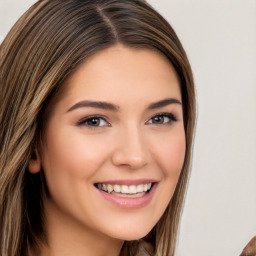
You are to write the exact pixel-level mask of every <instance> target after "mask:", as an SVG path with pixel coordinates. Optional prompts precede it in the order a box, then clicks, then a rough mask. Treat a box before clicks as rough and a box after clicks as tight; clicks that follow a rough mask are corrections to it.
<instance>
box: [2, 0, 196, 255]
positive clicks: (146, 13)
mask: <svg viewBox="0 0 256 256" xmlns="http://www.w3.org/2000/svg"><path fill="white" fill-rule="evenodd" d="M117 43H119V44H123V45H125V46H128V47H133V48H148V49H152V50H154V51H158V52H160V53H162V54H163V55H165V56H166V57H167V58H168V59H169V61H170V62H171V63H172V65H173V66H174V68H175V70H176V72H177V74H178V77H179V79H180V89H181V94H182V103H183V112H184V113H183V116H184V128H185V133H186V155H185V160H184V166H183V168H182V171H181V175H180V179H179V181H178V185H177V187H176V190H175V193H174V195H173V198H172V199H171V201H170V203H169V205H168V207H167V209H166V211H165V213H164V214H163V216H162V217H161V219H160V220H159V222H158V223H157V225H156V226H155V227H154V228H153V229H152V231H151V232H150V233H149V234H148V235H147V236H146V237H144V238H142V239H140V240H139V241H131V242H125V244H124V246H123V248H122V252H121V255H122V256H125V255H127V256H128V255H129V256H134V255H136V254H137V255H139V252H142V251H143V252H144V253H145V255H155V256H173V255H174V251H175V245H176V238H177V232H178V226H179V220H180V215H181V210H182V206H183V201H184V196H185V191H186V186H187V182H188V176H189V167H190V159H191V151H192V141H193V130H194V124H195V92H194V84H193V76H192V71H191V68H190V64H189V61H188V59H187V56H186V53H185V51H184V49H183V47H182V45H181V43H180V41H179V39H178V37H177V36H176V34H175V32H174V30H173V29H172V28H171V26H170V25H169V24H168V22H167V21H166V20H165V19H164V18H163V17H162V16H161V15H160V14H158V13H157V12H156V11H154V10H153V9H152V7H151V6H150V5H149V4H147V3H146V2H145V1H143V0H122V1H118V0H97V1H91V0H84V1H81V0H55V1H52V0H41V1H38V2H37V3H36V4H35V5H33V6H32V7H31V8H30V9H29V10H28V11H27V12H26V13H25V14H24V15H23V16H22V17H21V18H20V19H19V20H18V22H17V23H16V24H15V26H14V27H13V28H12V30H11V31H10V32H9V34H8V35H7V37H6V39H5V40H4V41H3V43H2V44H1V46H0V91H1V94H0V104H1V107H0V141H1V144H0V255H1V256H7V255H14V256H20V255H26V254H27V252H28V249H29V248H30V247H31V248H33V249H34V250H36V249H38V248H40V246H41V245H42V243H46V242H47V239H46V237H45V235H44V234H45V232H44V216H43V201H42V195H43V193H47V186H46V182H45V178H44V175H43V170H42V171H41V172H40V173H39V174H30V173H29V172H28V170H27V166H28V163H29V161H30V159H31V157H32V156H33V152H34V150H35V148H36V147H37V145H38V144H39V143H40V142H42V140H43V139H42V138H43V132H44V129H45V124H46V123H47V117H48V116H49V113H50V107H49V106H50V105H51V102H52V99H53V98H54V97H58V96H59V94H60V92H61V90H62V87H61V86H62V84H63V82H64V81H65V79H66V78H67V77H68V76H69V75H70V74H71V73H72V72H74V70H75V69H76V68H77V67H78V66H79V65H80V64H81V63H82V62H83V61H84V60H86V59H88V58H89V57H90V56H92V55H93V54H95V53H97V52H99V51H101V50H103V49H106V48H109V47H111V46H113V45H115V44H117Z"/></svg>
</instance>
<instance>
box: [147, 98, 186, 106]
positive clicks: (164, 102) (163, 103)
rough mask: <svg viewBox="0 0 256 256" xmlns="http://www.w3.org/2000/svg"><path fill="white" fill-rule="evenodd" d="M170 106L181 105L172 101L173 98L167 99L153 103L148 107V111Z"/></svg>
mask: <svg viewBox="0 0 256 256" xmlns="http://www.w3.org/2000/svg"><path fill="white" fill-rule="evenodd" d="M170 104H179V105H182V103H181V101H179V100H177V99H174V98H168V99H164V100H160V101H157V102H154V103H151V104H150V105H149V106H148V109H156V108H162V107H165V106H168V105H170Z"/></svg>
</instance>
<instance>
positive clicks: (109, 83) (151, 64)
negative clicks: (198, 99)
mask: <svg viewBox="0 0 256 256" xmlns="http://www.w3.org/2000/svg"><path fill="white" fill-rule="evenodd" d="M63 86H64V91H65V93H64V94H63V95H62V97H64V98H68V99H69V101H75V100H76V101H78V100H83V99H84V98H85V97H86V98H89V99H90V98H92V99H93V100H96V99H94V98H95V97H97V100H102V101H104V100H106V99H108V100H111V101H119V100H120V98H122V97H124V98H125V99H130V101H131V102H133V103H134V101H135V100H136V99H137V100H139V101H142V97H143V99H147V98H150V100H151V101H157V100H159V97H160V98H161V97H164V95H166V94H171V95H166V96H172V97H176V98H177V99H179V100H181V95H180V88H179V79H178V77H177V74H176V72H175V70H174V68H173V66H172V64H171V63H170V61H169V60H168V59H167V58H166V57H165V56H164V55H162V54H160V53H158V52H156V51H153V50H150V49H134V48H129V47H125V46H122V45H115V46H112V47H110V48H108V49H105V50H102V51H100V52H98V53H96V54H94V55H93V56H91V57H90V58H88V59H87V60H85V61H84V62H83V63H82V64H81V65H80V66H79V67H78V68H77V69H76V70H75V71H74V72H73V73H72V74H71V75H70V77H69V78H68V79H67V80H66V81H65V83H64V84H63ZM72 103H73V102H72ZM70 104H71V102H70Z"/></svg>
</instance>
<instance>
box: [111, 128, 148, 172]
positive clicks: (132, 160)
mask: <svg viewBox="0 0 256 256" xmlns="http://www.w3.org/2000/svg"><path fill="white" fill-rule="evenodd" d="M117 140H118V143H117V145H116V148H115V151H114V153H113V156H112V160H113V163H114V164H115V165H119V166H120V165H122V166H127V167H129V168H141V167H143V166H145V165H146V164H147V162H148V160H149V152H148V149H147V143H146V140H145V138H144V134H143V131H142V129H141V128H140V127H139V126H137V125H135V124H130V125H127V126H126V127H123V128H122V130H121V131H120V133H118V138H117Z"/></svg>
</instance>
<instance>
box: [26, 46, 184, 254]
mask: <svg viewBox="0 0 256 256" xmlns="http://www.w3.org/2000/svg"><path fill="white" fill-rule="evenodd" d="M63 86H64V88H65V90H64V92H63V94H62V95H61V97H60V98H59V99H58V101H57V102H56V103H55V104H54V107H53V108H52V110H51V114H50V117H49V119H48V123H47V125H46V131H45V142H44V145H43V146H42V147H41V148H39V149H38V150H37V158H36V159H33V160H31V162H30V164H29V170H30V171H31V172H32V173H35V172H38V171H39V170H40V167H41V166H42V168H43V170H44V172H45V176H46V182H47V186H48V189H49V194H50V195H49V196H47V197H45V198H44V204H45V215H46V230H47V237H48V241H49V244H48V246H45V247H44V248H42V255H50V256H55V255H56V256H57V255H63V256H65V255H76V256H79V255H92V256H93V255H95V256H96V255H97V256H100V255H102V256H103V255H113V256H114V255H115V256H117V255H118V254H119V252H120V249H121V246H122V244H123V241H124V240H134V239H139V238H141V237H143V236H145V235H146V234H147V233H148V232H149V231H150V230H151V229H152V228H153V226H154V225H155V224H156V223H157V221H158V220H159V219H160V217H161V216H162V214H163V212H164V210H165V209H166V207H167V205H168V203H169V201H170V199H171V197H172V195H173V193H174V190H175V187H176V184H177V181H178V178H179V175H180V171H181V168H182V165H183V161H184V156H185V150H186V145H185V133H184V124H183V117H182V104H179V103H168V104H166V105H165V106H161V107H155V108H154V109H150V108H149V105H150V104H151V105H152V104H153V103H155V102H159V101H162V100H165V99H167V98H172V99H175V100H176V101H180V102H181V93H180V89H179V82H178V78H177V75H176V72H175V71H174V68H173V67H172V65H171V64H170V62H169V61H168V60H167V59H166V58H165V57H164V56H162V55H161V54H159V53H157V52H154V51H152V50H148V49H131V48H127V47H125V46H122V45H115V46H113V47H111V48H109V49H106V50H103V51H101V52H99V53H97V54H95V55H94V56H92V57H90V58H89V59H88V60H86V61H85V62H84V63H83V64H82V65H81V66H80V67H79V68H78V69H77V70H76V71H75V72H74V73H73V74H72V75H71V76H70V77H69V78H68V80H67V81H66V82H65V83H64V85H63ZM84 100H86V101H101V102H108V103H111V104H114V105H115V106H117V109H116V110H110V109H107V108H98V107H88V106H80V107H76V108H74V107H73V109H72V106H74V105H76V104H77V103H78V102H81V101H84ZM70 109H71V110H70ZM162 113H171V114H172V115H173V116H175V120H172V118H170V117H168V116H164V115H160V114H162ZM95 115H96V116H102V117H103V118H102V119H98V120H97V121H99V122H96V123H97V125H95V126H93V125H91V124H92V123H91V122H88V119H87V121H86V118H88V116H95ZM156 115H158V116H157V118H154V117H155V116H156ZM159 115H160V116H159ZM159 119H160V121H159ZM81 120H83V122H81ZM116 179H119V180H137V179H152V180H154V181H155V182H156V183H157V186H156V190H155V193H154V196H153V198H152V200H151V201H150V202H149V203H148V204H147V205H145V206H143V207H139V208H136V209H124V208H122V207H119V206H117V205H115V204H113V203H112V202H109V201H107V200H106V199H105V198H104V197H103V196H102V195H101V193H99V190H98V189H97V188H96V187H95V186H94V184H95V183H99V182H103V181H107V180H116Z"/></svg>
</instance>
